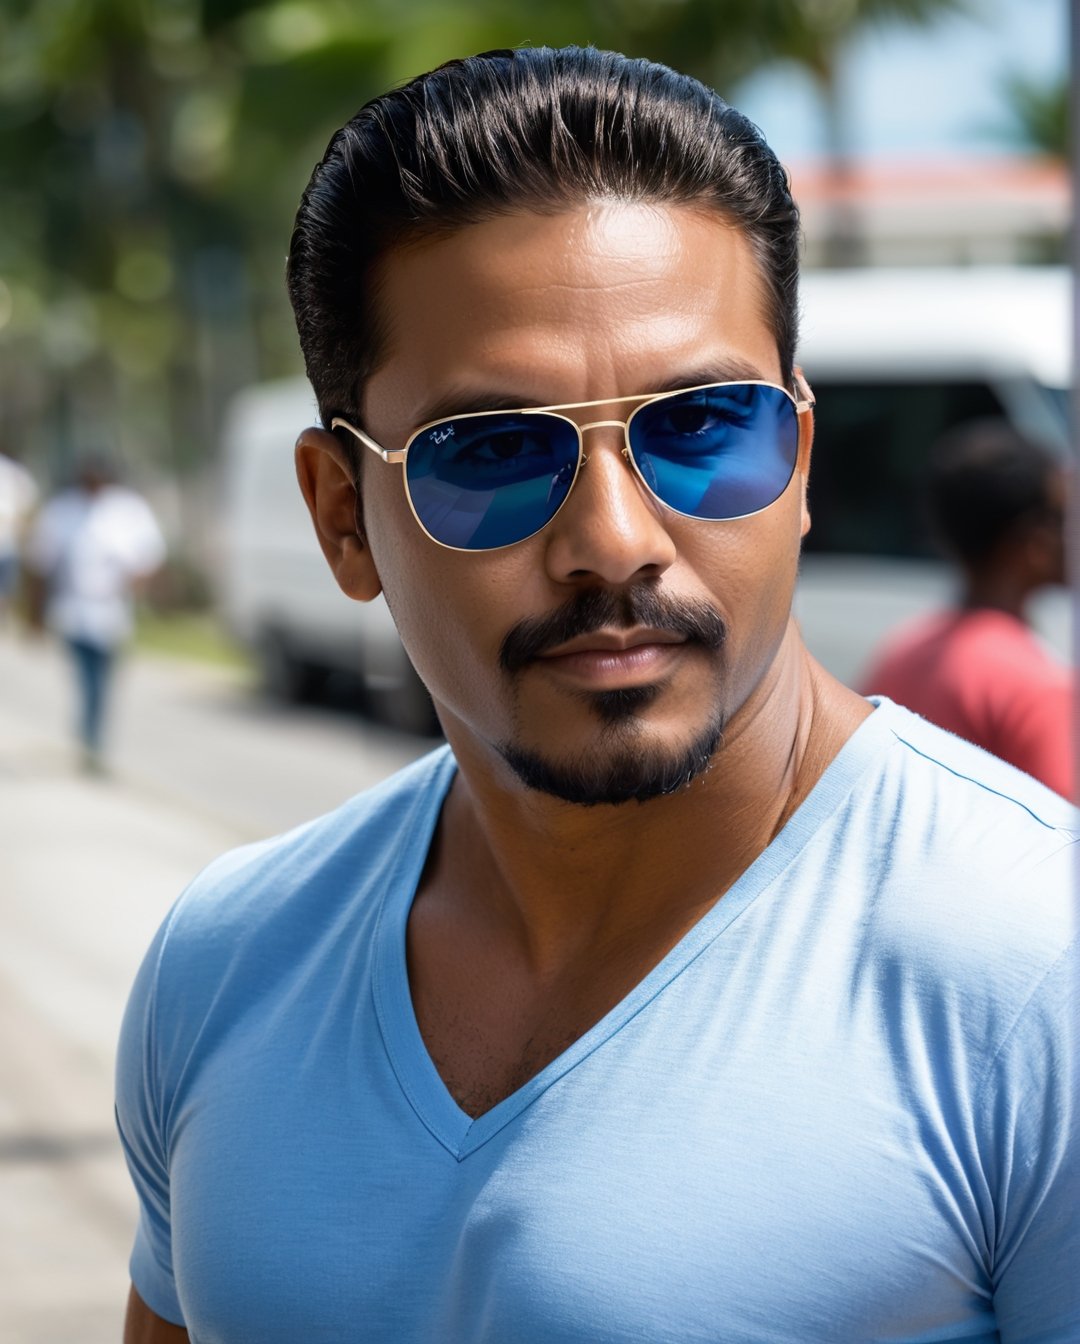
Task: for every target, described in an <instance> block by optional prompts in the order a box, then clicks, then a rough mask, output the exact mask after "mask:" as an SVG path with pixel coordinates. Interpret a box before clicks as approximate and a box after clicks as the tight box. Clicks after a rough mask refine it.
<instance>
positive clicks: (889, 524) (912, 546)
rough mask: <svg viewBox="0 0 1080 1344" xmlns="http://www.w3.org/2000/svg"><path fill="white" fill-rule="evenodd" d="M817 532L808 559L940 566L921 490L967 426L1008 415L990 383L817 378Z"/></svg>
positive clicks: (813, 511)
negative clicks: (934, 457)
mask: <svg viewBox="0 0 1080 1344" xmlns="http://www.w3.org/2000/svg"><path fill="white" fill-rule="evenodd" d="M807 374H808V376H809V378H810V383H811V385H812V387H813V389H814V396H815V397H816V399H817V409H816V410H815V412H814V416H815V425H816V429H815V434H814V456H813V463H812V468H811V472H810V515H811V520H812V527H811V529H810V533H809V535H808V536H807V538H806V544H805V550H807V551H827V552H834V553H836V552H838V553H841V554H849V555H850V554H856V555H858V554H862V555H893V556H932V555H934V554H935V551H934V548H933V545H932V544H931V541H930V538H929V536H928V535H927V527H926V523H925V520H924V518H923V515H922V506H921V490H922V482H923V478H924V473H925V469H926V456H927V451H928V449H929V447H930V445H931V444H932V443H933V442H934V440H935V439H937V438H938V437H939V436H940V435H941V434H942V433H944V431H945V430H946V429H949V428H951V427H952V426H953V425H958V424H960V423H962V422H963V421H965V420H975V419H979V418H981V417H983V416H994V415H1001V414H1003V407H1002V404H1001V401H1000V399H999V398H998V396H997V395H996V394H995V392H994V391H993V389H992V388H991V387H989V386H988V385H987V384H986V383H984V382H978V381H972V382H947V383H946V382H938V383H935V382H899V381H897V382H865V383H864V382H855V381H851V380H850V379H844V380H839V379H837V380H832V379H830V378H829V377H828V376H824V377H823V376H818V377H815V376H814V373H813V370H812V369H811V368H808V369H807Z"/></svg>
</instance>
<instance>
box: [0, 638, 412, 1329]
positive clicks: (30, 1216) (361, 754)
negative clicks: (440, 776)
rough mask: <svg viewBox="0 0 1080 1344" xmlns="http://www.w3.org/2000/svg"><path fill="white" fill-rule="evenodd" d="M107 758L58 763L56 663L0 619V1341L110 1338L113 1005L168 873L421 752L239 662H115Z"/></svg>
mask: <svg viewBox="0 0 1080 1344" xmlns="http://www.w3.org/2000/svg"><path fill="white" fill-rule="evenodd" d="M117 689H118V695H117V698H116V702H115V706H114V708H115V721H114V733H113V751H112V769H111V772H110V774H109V776H108V777H106V778H104V779H100V780H99V779H92V778H86V777H84V776H82V775H80V774H79V773H78V772H77V771H76V769H75V756H74V753H73V751H72V748H71V746H70V744H69V742H68V740H67V737H66V734H65V729H66V726H67V722H68V721H69V719H70V718H71V710H70V704H69V695H70V687H69V685H68V681H67V668H66V666H65V665H64V663H63V662H62V660H61V659H60V657H59V656H58V654H57V651H56V650H55V649H54V648H53V647H52V646H51V645H49V644H46V643H39V642H35V643H28V642H26V641H21V640H16V639H15V638H14V637H13V636H12V634H11V633H10V632H4V631H0V1060H2V1061H3V1064H2V1068H0V1283H2V1284H3V1291H2V1293H0V1340H3V1341H5V1344H71V1341H78V1342H79V1344H116V1341H118V1340H119V1338H120V1331H121V1320H122V1314H123V1302H124V1299H125V1296H126V1291H127V1268H126V1266H127V1256H128V1252H129V1249H130V1243H131V1236H132V1232H133V1228H134V1222H135V1209H134V1197H133V1195H132V1194H131V1191H130V1188H129V1185H128V1181H127V1176H126V1173H125V1171H124V1168H123V1162H122V1159H121V1157H120V1152H119V1146H118V1144H117V1141H116V1138H115V1134H114V1130H113V1124H112V1062H113V1051H114V1046H115V1040H116V1033H117V1027H118V1024H119V1019H120V1014H121V1012H122V1010H123V1004H124V1000H125V997H126V994H127V989H128V986H129V985H130V983H131V980H132V977H133V975H134V973H135V970H136V967H137V966H138V963H139V960H140V958H141V956H142V953H143V951H144V949H145V947H146V945H147V943H148V942H149V940H150V938H151V936H152V934H153V931H154V930H155V929H156V927H157V925H158V923H159V922H160V920H161V918H162V917H163V915H164V914H165V912H166V910H167V909H168V907H169V906H170V905H171V904H172V902H173V900H174V899H175V897H176V895H177V894H178V893H179V891H180V890H181V888H182V887H183V886H184V884H185V883H186V882H187V881H188V880H189V879H190V878H191V877H192V876H193V875H194V873H196V872H197V871H198V870H199V868H201V867H202V866H203V865H204V864H206V863H207V862H208V861H209V860H210V859H211V858H212V857H213V856H214V855H215V854H218V853H220V852H221V851H222V850H223V849H225V848H227V847H229V846H231V845H235V844H237V843H241V842H243V841H246V840H249V839H252V838H255V837H257V836H261V835H268V834H271V833H273V832H275V831H279V830H282V829H285V828H287V827H289V826H291V825H294V824H295V823H297V822H299V821H302V820H304V819H306V818H308V817H311V816H314V815H317V814H318V813H319V812H322V811H325V810H326V809H327V808H329V807H332V806H333V805H334V804H335V803H337V802H339V801H341V800H342V799H343V798H345V797H347V796H348V795H349V794H351V793H354V792H356V791H357V790H359V789H362V788H364V787H366V786H367V785H369V784H371V783H374V782H375V781H376V780H378V779H380V778H382V777H383V776H385V775H386V774H388V773H389V772H390V771H392V770H394V769H397V768H398V767H399V766H400V765H403V764H405V763H406V762H407V761H409V760H411V759H413V758H414V757H415V756H417V755H419V754H421V753H422V752H423V751H426V750H428V749H429V748H430V746H431V745H432V744H431V743H430V742H427V741H424V740H422V739H417V738H407V737H401V736H398V735H395V734H392V733H390V732H387V731H385V730H382V729H379V728H377V727H375V726H374V725H370V724H366V723H365V722H364V721H363V720H362V719H360V718H359V716H352V715H346V714H342V713H340V712H332V711H320V710H317V709H310V710H295V711H294V710H289V711H276V710H274V709H273V708H272V707H270V706H268V705H266V704H265V703H263V702H262V701H261V700H260V699H259V697H258V696H257V695H256V694H255V693H254V692H253V691H252V689H251V687H250V686H249V685H248V684H247V683H246V682H245V681H244V680H243V678H242V677H240V676H238V675H237V674H235V673H232V672H226V671H222V670H216V669H212V668H208V667H205V666H203V665H196V664H187V663H180V662H172V661H166V660H151V659H149V658H145V659H142V660H140V661H137V662H136V661H132V662H130V663H129V664H128V665H127V666H126V667H125V668H124V669H123V670H122V673H121V680H120V684H119V686H118V688H117Z"/></svg>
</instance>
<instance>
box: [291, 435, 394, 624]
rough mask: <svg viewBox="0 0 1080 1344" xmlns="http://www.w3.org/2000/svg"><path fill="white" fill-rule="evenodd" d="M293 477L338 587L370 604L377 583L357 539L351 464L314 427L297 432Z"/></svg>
mask: <svg viewBox="0 0 1080 1344" xmlns="http://www.w3.org/2000/svg"><path fill="white" fill-rule="evenodd" d="M296 477H297V480H298V481H299V482H300V490H301V492H302V493H303V496H304V500H305V502H306V504H307V506H308V511H309V513H310V514H311V520H312V522H313V523H314V524H315V535H316V537H317V538H318V542H319V545H320V546H321V547H322V552H323V555H325V556H326V562H327V564H328V565H329V566H330V568H331V570H332V571H333V574H334V578H335V579H337V581H338V586H339V587H340V588H341V591H342V592H343V593H345V594H346V596H348V597H351V598H354V599H355V600H356V601H357V602H370V601H371V600H372V598H375V597H377V596H378V595H379V593H380V592H381V591H382V584H381V583H380V581H379V574H378V571H377V570H376V568H375V562H374V561H373V559H372V556H371V551H370V549H369V548H368V546H367V545H366V543H365V541H364V539H363V537H362V536H361V535H360V530H359V520H360V498H359V493H358V491H357V488H356V485H355V484H354V482H353V474H352V465H351V463H350V462H349V459H348V455H347V454H346V452H345V450H344V448H342V446H341V444H340V443H339V442H338V441H337V439H336V438H335V437H334V435H333V434H331V433H329V432H328V431H326V430H325V429H317V428H314V427H312V428H310V429H305V430H304V431H303V433H302V434H301V435H300V437H299V438H298V439H297V441H296Z"/></svg>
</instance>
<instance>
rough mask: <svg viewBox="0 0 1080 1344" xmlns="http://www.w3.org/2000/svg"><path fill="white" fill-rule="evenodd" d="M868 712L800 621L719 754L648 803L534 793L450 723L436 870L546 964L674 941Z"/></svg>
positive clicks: (770, 834) (532, 959)
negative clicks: (820, 655)
mask: <svg viewBox="0 0 1080 1344" xmlns="http://www.w3.org/2000/svg"><path fill="white" fill-rule="evenodd" d="M869 712H870V706H869V705H867V704H866V702H865V701H863V700H861V699H860V698H859V697H857V696H855V695H853V694H852V693H851V692H850V691H847V690H846V688H844V687H842V686H840V685H839V683H837V682H835V681H834V680H833V679H832V678H831V677H829V676H828V674H826V673H825V672H824V671H823V670H822V669H821V668H820V667H818V665H817V664H816V663H814V662H813V660H812V659H811V658H810V657H809V655H808V654H807V653H806V650H805V648H804V647H803V645H802V643H801V641H800V639H799V637H798V634H797V632H796V630H795V627H794V625H792V626H791V627H790V629H789V631H788V634H787V636H786V637H785V640H784V641H783V644H782V646H781V651H780V653H779V654H778V656H777V658H776V660H775V662H774V665H773V667H772V668H771V669H770V672H769V674H768V675H767V676H766V677H765V678H764V679H763V681H762V684H761V685H760V686H759V687H758V689H757V690H756V691H755V692H754V693H753V694H752V695H751V696H750V698H749V699H748V700H747V701H746V703H745V704H743V705H742V706H741V707H740V708H739V709H738V711H737V712H736V713H734V714H733V715H732V717H731V719H730V721H729V723H728V725H727V727H726V730H725V735H724V741H723V744H722V746H721V747H720V748H719V750H718V751H717V753H716V755H715V757H714V760H713V764H712V767H711V768H710V769H709V770H707V771H706V772H705V773H704V774H702V775H701V776H699V777H698V778H697V779H695V780H694V781H692V782H691V783H690V784H689V785H687V786H685V787H684V788H682V789H680V790H679V791H678V792H677V793H674V794H671V795H668V796H664V797H658V798H655V799H652V800H651V801H649V802H647V803H636V802H630V803H625V804H622V805H620V806H604V805H600V806H595V807H581V806H576V805H572V804H567V803H563V802H561V801H559V800H557V799H554V798H549V797H547V796H545V795H541V794H538V793H536V792H535V791H533V790H529V789H526V788H525V787H524V786H523V785H521V784H520V783H519V782H518V781H517V780H516V778H514V777H513V776H510V775H509V772H508V767H506V766H505V765H504V763H503V762H502V760H501V758H500V757H497V756H496V755H495V754H494V753H493V752H492V751H491V749H490V748H488V747H486V746H478V744H477V743H476V741H475V739H474V738H471V737H469V736H467V735H466V734H465V733H459V732H455V728H456V727H457V725H454V724H452V723H451V724H449V725H448V726H447V736H448V738H449V739H450V741H451V744H452V746H453V747H454V749H455V754H456V755H457V758H458V762H459V766H460V775H459V778H458V780H457V782H456V784H455V787H454V789H453V790H452V792H451V795H450V797H449V798H448V800H447V804H446V807H445V809H444V813H443V819H442V823H441V825H440V834H439V840H438V844H437V850H436V852H435V854H434V855H433V861H432V864H430V865H429V870H430V869H432V868H434V870H435V872H434V874H433V876H434V877H435V879H436V885H437V886H438V888H439V890H440V891H441V892H445V893H447V894H448V896H449V897H450V898H451V899H454V900H456V901H457V902H460V903H464V904H465V905H467V906H468V907H469V908H470V911H471V916H472V918H473V919H475V920H476V921H477V922H478V923H481V924H484V925H486V926H487V927H488V928H489V929H492V930H493V931H494V930H495V929H497V931H498V935H499V936H500V937H502V938H503V939H506V938H509V939H511V940H512V941H513V942H514V943H515V944H516V945H517V948H518V951H519V954H520V955H522V956H523V957H524V958H525V959H526V960H527V961H528V963H529V964H530V965H532V966H533V967H534V968H536V969H537V970H538V971H542V970H544V968H548V969H553V968H557V966H558V965H559V964H561V963H565V962H566V961H567V960H571V959H577V958H581V957H582V956H584V955H586V954H588V953H590V952H593V953H596V954H597V955H598V956H602V955H603V954H604V951H605V949H610V948H612V947H618V946H620V945H624V944H628V943H631V942H633V941H634V940H635V939H636V940H639V941H641V940H644V941H646V942H649V941H653V942H666V941H671V940H675V939H677V938H678V937H679V936H681V933H682V932H684V931H685V929H686V928H688V927H689V926H690V925H691V924H693V923H694V922H696V920H697V919H699V918H700V917H701V915H702V914H703V913H704V912H705V910H707V909H708V908H709V907H710V906H711V905H712V904H714V903H715V901H716V900H717V899H718V898H719V897H720V896H721V895H723V893H724V891H726V890H727V888H728V887H729V886H730V885H731V884H732V883H733V882H734V881H735V880H736V878H738V877H739V875H740V874H741V873H742V872H743V871H744V870H745V869H746V868H747V867H748V866H749V865H750V864H751V863H752V862H753V861H754V860H755V859H756V858H757V856H758V855H759V854H760V853H761V852H762V851H763V850H764V849H765V848H766V847H767V846H768V844H769V843H770V841H771V840H772V839H773V838H774V837H775V836H776V834H777V833H778V832H779V831H780V829H781V828H782V827H783V825H784V824H785V822H786V821H787V820H788V818H789V817H790V816H791V814H792V813H793V812H794V811H795V809H796V808H797V807H798V806H799V804H800V803H801V802H802V801H803V799H804V798H805V797H806V795H807V794H808V793H809V792H810V790H811V788H812V787H813V785H814V784H815V783H816V782H817V780H818V779H819V778H820V776H821V774H822V772H823V770H824V769H825V767H826V766H827V765H828V763H829V761H831V760H832V758H833V756H835V754H836V752H837V751H838V750H839V748H840V747H841V746H842V745H843V743H844V741H846V740H847V738H848V737H849V736H850V734H851V732H853V731H854V729H855V727H856V726H857V725H858V723H859V722H860V721H861V720H862V719H863V718H864V717H865V716H866V715H867V714H868V713H869Z"/></svg>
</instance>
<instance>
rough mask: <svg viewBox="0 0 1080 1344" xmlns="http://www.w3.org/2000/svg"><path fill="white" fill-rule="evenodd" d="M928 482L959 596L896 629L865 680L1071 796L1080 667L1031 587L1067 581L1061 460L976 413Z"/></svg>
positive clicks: (945, 442)
mask: <svg viewBox="0 0 1080 1344" xmlns="http://www.w3.org/2000/svg"><path fill="white" fill-rule="evenodd" d="M927 493H928V499H927V502H928V506H929V511H930V516H931V521H932V524H933V527H934V530H935V532H936V534H937V539H938V542H939V544H940V546H941V547H942V549H943V550H944V551H945V552H946V554H947V555H949V556H950V558H952V559H953V560H954V561H955V562H956V564H957V565H958V567H959V570H960V576H961V589H960V595H959V601H958V603H957V605H956V607H955V608H953V609H951V610H948V611H943V612H937V613H935V614H934V615H931V616H928V617H922V618H920V619H918V620H916V621H914V622H912V623H911V624H908V625H905V626H902V627H901V628H900V630H898V631H897V632H895V633H894V634H893V635H891V636H890V637H889V638H888V639H887V640H886V641H885V643H884V644H883V646H882V647H881V649H879V650H878V652H877V654H876V656H875V657H874V658H873V660H872V662H871V665H870V670H869V672H868V673H867V675H866V676H865V678H864V679H863V683H862V689H863V690H864V692H866V693H867V694H876V695H885V696H888V697H889V699H891V700H895V701H897V702H898V703H899V704H902V705H906V706H907V707H908V708H909V709H913V710H914V711H915V712H916V713H917V714H921V715H922V716H923V717H924V718H926V719H930V720H931V721H932V722H933V723H936V724H938V725H939V726H940V727H942V728H945V729H947V730H948V731H949V732H952V733H956V734H957V735H958V736H959V737H963V738H966V739H967V740H968V741H969V742H974V743H976V745H978V746H980V747H984V748H985V749H986V750H987V751H990V752H993V754H994V755H995V756H999V757H1001V759H1002V760H1005V761H1008V762H1009V763H1010V764H1011V765H1015V766H1016V767H1017V768H1018V769H1020V770H1023V771H1025V772H1026V773H1027V774H1029V775H1033V776H1034V777H1035V778H1036V779H1039V780H1041V781H1042V782H1043V783H1044V784H1046V785H1048V786H1049V787H1050V788H1052V789H1054V790H1056V791H1057V792H1058V793H1060V794H1063V795H1065V796H1066V797H1069V798H1072V797H1074V787H1075V777H1074V747H1073V732H1072V716H1073V692H1074V681H1073V675H1072V673H1071V671H1070V669H1069V668H1067V667H1065V666H1064V665H1063V664H1061V663H1059V662H1058V661H1057V660H1056V659H1055V658H1053V657H1052V656H1051V655H1050V653H1049V652H1047V650H1046V649H1045V648H1044V647H1043V645H1042V644H1041V643H1040V641H1039V640H1038V638H1037V637H1036V636H1035V635H1034V633H1033V632H1032V630H1031V628H1030V626H1029V623H1028V618H1027V605H1028V602H1029V599H1030V598H1031V596H1032V594H1034V593H1035V592H1036V591H1037V590H1039V589H1040V588H1044V587H1046V586H1047V585H1050V584H1062V583H1064V582H1065V529H1064V520H1065V494H1066V471H1065V468H1064V466H1063V465H1062V463H1061V461H1060V460H1059V459H1058V458H1057V457H1055V456H1054V455H1053V454H1052V453H1051V452H1049V451H1048V450H1047V449H1045V448H1043V447H1042V446H1041V445H1039V444H1037V443H1035V442H1033V441H1032V440H1030V439H1028V438H1025V437H1024V436H1023V435H1021V434H1020V433H1018V432H1017V431H1016V430H1015V429H1013V428H1012V426H1010V425H1009V424H1007V423H1006V422H1005V421H1004V420H978V421H971V422H969V423H968V424H966V425H961V426H959V427H958V428H957V429H955V430H953V431H952V432H951V433H950V434H948V435H946V436H945V437H944V438H943V439H942V440H941V441H940V443H939V444H938V446H937V448H936V449H935V451H934V452H933V453H932V455H931V472H930V479H929V482H928V492H927Z"/></svg>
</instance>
